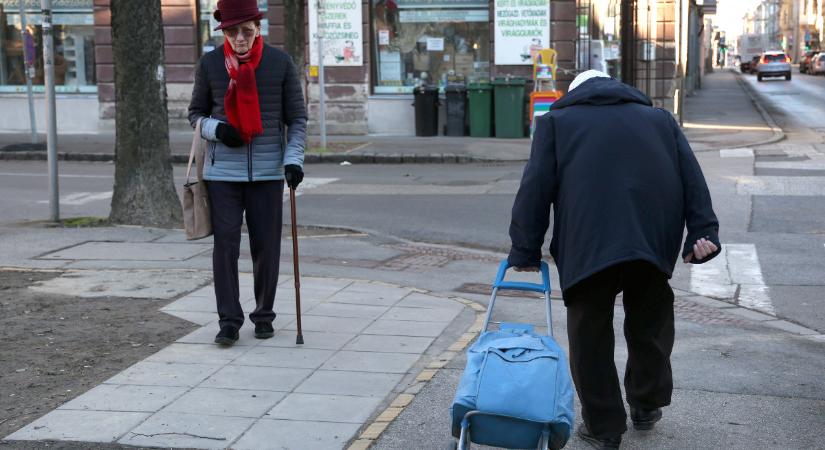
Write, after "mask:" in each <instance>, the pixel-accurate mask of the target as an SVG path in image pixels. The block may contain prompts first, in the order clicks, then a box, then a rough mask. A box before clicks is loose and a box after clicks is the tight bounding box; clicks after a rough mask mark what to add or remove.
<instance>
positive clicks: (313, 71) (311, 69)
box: [309, 66, 318, 77]
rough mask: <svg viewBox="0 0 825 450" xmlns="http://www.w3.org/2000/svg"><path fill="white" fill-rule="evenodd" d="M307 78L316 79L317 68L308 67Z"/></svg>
mask: <svg viewBox="0 0 825 450" xmlns="http://www.w3.org/2000/svg"><path fill="white" fill-rule="evenodd" d="M309 76H310V77H317V76H318V66H309Z"/></svg>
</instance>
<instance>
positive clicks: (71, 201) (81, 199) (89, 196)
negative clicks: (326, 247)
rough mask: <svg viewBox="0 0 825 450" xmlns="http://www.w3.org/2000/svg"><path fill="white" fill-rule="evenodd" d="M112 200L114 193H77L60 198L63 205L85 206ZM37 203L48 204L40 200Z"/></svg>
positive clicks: (46, 201)
mask: <svg viewBox="0 0 825 450" xmlns="http://www.w3.org/2000/svg"><path fill="white" fill-rule="evenodd" d="M111 198H112V191H108V192H75V193H74V194H68V195H64V196H63V197H60V204H61V205H74V206H77V205H85V204H87V203H91V202H95V201H98V200H108V199H111ZM37 203H43V204H48V203H49V201H48V200H38V202H37Z"/></svg>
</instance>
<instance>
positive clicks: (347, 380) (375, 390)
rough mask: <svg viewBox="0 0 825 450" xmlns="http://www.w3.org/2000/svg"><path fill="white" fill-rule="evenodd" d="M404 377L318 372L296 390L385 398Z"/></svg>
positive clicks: (384, 374)
mask: <svg viewBox="0 0 825 450" xmlns="http://www.w3.org/2000/svg"><path fill="white" fill-rule="evenodd" d="M402 377H403V375H400V374H388V373H367V372H346V371H330V370H318V371H316V372H315V373H313V374H312V376H310V377H309V378H308V379H307V380H306V381H304V382H303V383H301V385H300V386H298V387H297V388H295V392H299V393H304V394H330V395H356V396H360V397H380V398H384V397H386V396H387V394H388V393H390V392H391V391H392V389H393V388H394V387H395V386H396V385H397V384H398V383H399V382H400V381H401V378H402Z"/></svg>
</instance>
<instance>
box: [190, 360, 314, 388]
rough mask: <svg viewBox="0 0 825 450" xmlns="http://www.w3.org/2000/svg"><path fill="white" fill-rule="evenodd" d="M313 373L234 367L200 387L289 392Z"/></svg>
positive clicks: (225, 368) (298, 370)
mask: <svg viewBox="0 0 825 450" xmlns="http://www.w3.org/2000/svg"><path fill="white" fill-rule="evenodd" d="M311 373H312V371H311V370H309V369H287V368H282V367H253V366H238V365H233V366H226V367H224V368H222V369H221V370H219V371H217V372H216V373H215V374H213V375H212V376H210V377H209V378H207V379H206V380H205V381H204V382H203V383H201V384H200V385H199V386H198V387H204V388H217V389H247V390H255V391H276V392H289V391H291V390H293V389H294V388H295V386H297V385H299V384H300V383H302V382H303V381H304V380H306V379H307V377H308V376H309V375H310V374H311Z"/></svg>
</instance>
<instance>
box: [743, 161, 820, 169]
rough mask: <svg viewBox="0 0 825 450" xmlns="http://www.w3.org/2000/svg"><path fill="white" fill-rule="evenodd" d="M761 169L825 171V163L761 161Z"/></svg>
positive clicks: (759, 165) (758, 163)
mask: <svg viewBox="0 0 825 450" xmlns="http://www.w3.org/2000/svg"><path fill="white" fill-rule="evenodd" d="M756 167H757V168H759V169H790V170H825V161H822V162H820V161H759V162H757V163H756Z"/></svg>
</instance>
